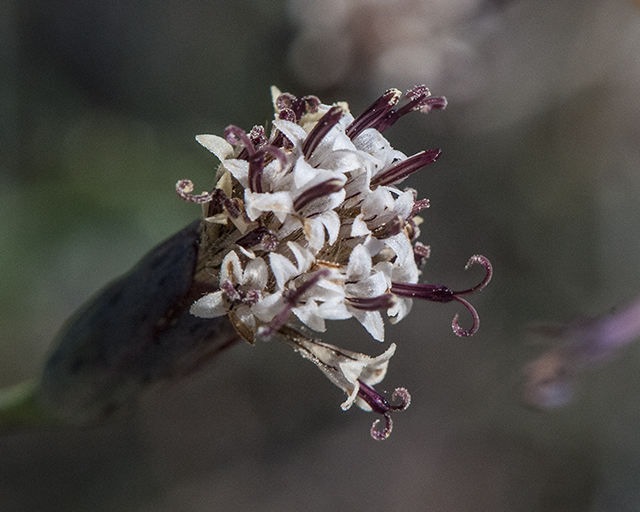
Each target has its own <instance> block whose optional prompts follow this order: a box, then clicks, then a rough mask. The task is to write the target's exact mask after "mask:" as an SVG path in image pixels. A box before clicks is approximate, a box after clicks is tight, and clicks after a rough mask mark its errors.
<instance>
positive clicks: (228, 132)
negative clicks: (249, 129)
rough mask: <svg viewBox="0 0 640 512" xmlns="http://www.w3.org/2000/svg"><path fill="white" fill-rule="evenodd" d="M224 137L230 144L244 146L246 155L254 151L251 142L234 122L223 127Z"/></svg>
mask: <svg viewBox="0 0 640 512" xmlns="http://www.w3.org/2000/svg"><path fill="white" fill-rule="evenodd" d="M224 138H225V139H226V140H227V142H228V143H229V144H231V145H232V146H244V149H246V150H247V156H251V155H253V154H254V153H255V148H254V146H253V142H252V141H251V139H250V138H249V136H248V135H247V134H246V133H245V132H244V130H243V129H242V128H240V127H239V126H236V125H234V124H230V125H229V126H227V127H226V128H225V129H224Z"/></svg>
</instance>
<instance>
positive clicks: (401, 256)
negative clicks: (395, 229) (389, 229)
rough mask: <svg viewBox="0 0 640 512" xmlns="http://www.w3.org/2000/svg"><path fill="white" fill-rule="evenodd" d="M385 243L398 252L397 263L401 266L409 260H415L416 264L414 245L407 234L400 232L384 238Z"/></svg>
mask: <svg viewBox="0 0 640 512" xmlns="http://www.w3.org/2000/svg"><path fill="white" fill-rule="evenodd" d="M384 243H385V245H386V246H388V247H390V248H391V249H392V250H393V252H395V253H396V256H397V257H398V258H397V260H396V263H397V264H398V265H400V266H404V265H405V264H406V263H407V260H409V259H410V260H413V261H414V264H415V260H414V257H413V247H412V246H411V242H409V239H408V238H407V235H405V234H404V232H403V233H398V234H397V235H393V236H390V237H389V238H385V239H384Z"/></svg>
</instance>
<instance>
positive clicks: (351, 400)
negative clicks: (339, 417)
mask: <svg viewBox="0 0 640 512" xmlns="http://www.w3.org/2000/svg"><path fill="white" fill-rule="evenodd" d="M359 389H360V384H359V383H356V384H355V385H354V386H353V389H352V390H351V391H350V392H349V391H348V390H347V389H344V391H345V392H347V393H348V395H349V397H348V398H347V399H346V400H345V401H344V402H342V403H341V404H340V408H341V409H342V410H343V411H348V410H349V409H351V406H352V405H353V404H354V403H355V401H356V398H358V391H359ZM361 409H364V410H365V411H366V410H367V409H365V408H364V407H361ZM369 410H372V409H371V407H369Z"/></svg>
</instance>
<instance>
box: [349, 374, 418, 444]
mask: <svg viewBox="0 0 640 512" xmlns="http://www.w3.org/2000/svg"><path fill="white" fill-rule="evenodd" d="M358 384H359V387H358V397H359V398H361V399H362V400H364V401H365V402H366V403H367V405H368V406H369V407H371V409H372V410H373V412H376V413H378V414H382V416H384V420H385V427H384V429H383V430H378V429H377V426H378V423H379V422H380V420H376V421H374V422H373V425H372V426H371V437H373V438H374V439H375V440H376V441H383V440H384V439H386V438H387V437H389V435H390V434H391V430H392V429H393V421H392V420H391V414H390V412H392V411H404V410H405V409H406V408H407V407H409V405H410V404H411V395H410V394H409V392H408V391H407V389H406V388H396V389H395V391H394V392H393V395H392V397H393V398H396V397H398V398H400V401H401V403H400V404H399V405H390V404H389V402H387V400H386V399H385V398H384V397H383V396H382V395H380V393H378V392H377V391H376V390H375V389H373V388H372V387H371V386H369V385H367V384H365V383H364V382H362V381H361V380H359V379H358Z"/></svg>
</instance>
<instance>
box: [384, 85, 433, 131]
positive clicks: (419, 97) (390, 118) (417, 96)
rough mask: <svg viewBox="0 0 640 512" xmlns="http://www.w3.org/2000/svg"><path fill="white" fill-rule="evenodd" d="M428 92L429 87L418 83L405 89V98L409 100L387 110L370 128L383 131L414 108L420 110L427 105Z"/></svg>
mask: <svg viewBox="0 0 640 512" xmlns="http://www.w3.org/2000/svg"><path fill="white" fill-rule="evenodd" d="M430 94H431V93H430V92H429V89H427V88H426V87H425V86H424V85H418V86H416V87H414V88H413V89H411V90H409V91H407V95H406V98H407V99H408V100H409V101H408V102H407V103H406V104H405V105H403V106H402V107H400V108H399V109H397V110H391V111H389V112H388V113H387V115H385V116H384V117H383V118H382V119H380V121H379V122H378V123H376V124H375V125H374V126H372V128H375V129H376V130H378V131H379V132H380V133H382V132H384V131H385V130H386V129H387V128H390V127H391V126H393V125H394V124H395V123H396V121H397V120H398V119H400V118H401V117H402V116H404V115H406V114H408V113H409V112H413V111H414V110H420V109H421V108H422V107H424V106H425V105H427V104H428V98H429V95H430Z"/></svg>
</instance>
